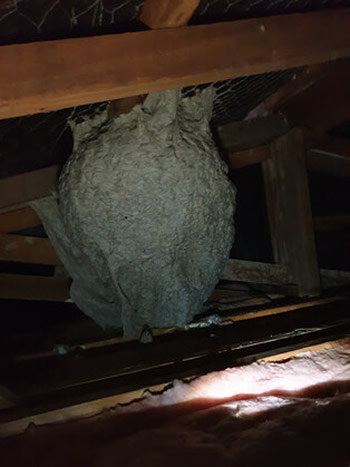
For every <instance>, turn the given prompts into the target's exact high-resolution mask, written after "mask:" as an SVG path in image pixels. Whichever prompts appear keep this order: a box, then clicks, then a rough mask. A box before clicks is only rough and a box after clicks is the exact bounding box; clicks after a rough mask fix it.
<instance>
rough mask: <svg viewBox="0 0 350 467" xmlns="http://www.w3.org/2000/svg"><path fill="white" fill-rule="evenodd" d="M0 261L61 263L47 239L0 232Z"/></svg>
mask: <svg viewBox="0 0 350 467" xmlns="http://www.w3.org/2000/svg"><path fill="white" fill-rule="evenodd" d="M0 261H17V262H21V263H32V264H49V265H59V264H61V262H60V260H59V259H58V257H57V254H56V252H55V249H54V247H53V246H52V244H51V242H50V240H49V239H47V238H35V237H28V236H24V235H13V234H0Z"/></svg>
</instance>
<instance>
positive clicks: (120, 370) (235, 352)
mask: <svg viewBox="0 0 350 467" xmlns="http://www.w3.org/2000/svg"><path fill="white" fill-rule="evenodd" d="M348 306H349V301H348V300H343V301H342V302H340V303H337V304H335V303H326V304H324V305H320V306H312V307H307V308H299V309H297V310H294V311H290V312H285V313H278V314H273V315H269V316H266V315H261V316H256V317H255V321H252V320H251V319H247V320H241V321H237V322H235V323H233V324H227V325H225V326H217V327H216V328H215V336H214V339H213V330H212V328H199V329H195V330H191V331H189V332H182V333H176V334H169V335H166V336H162V337H160V338H155V340H154V342H153V344H152V346H145V345H142V344H140V343H138V342H134V343H130V342H129V343H125V344H118V345H108V346H106V347H104V348H99V349H91V350H89V349H87V350H85V351H84V352H76V353H73V354H71V355H67V356H66V357H65V358H62V357H61V356H57V355H56V356H54V355H53V356H51V357H48V358H38V359H37V360H27V361H20V362H16V361H13V360H11V361H10V362H9V364H8V365H7V366H5V368H4V369H3V370H2V380H3V383H4V384H5V385H6V387H8V388H10V390H12V391H13V392H14V393H15V394H17V395H18V396H22V397H23V399H22V401H19V403H18V404H17V406H16V407H15V408H14V409H11V410H10V409H7V410H5V411H3V412H2V413H1V414H0V424H1V426H0V434H4V433H5V432H6V433H7V434H8V433H9V432H10V431H12V430H13V429H14V428H15V425H17V428H18V425H20V426H21V427H22V428H23V422H24V420H26V424H28V423H29V422H30V421H31V422H33V421H35V422H38V423H40V421H39V420H40V418H41V416H42V415H44V414H48V413H50V412H51V413H52V414H53V415H54V416H57V415H58V414H57V412H56V411H57V410H58V409H63V413H64V412H65V408H68V407H71V408H73V407H74V408H75V409H77V408H78V407H79V406H81V404H84V403H86V402H88V401H92V405H94V402H93V401H96V400H97V399H102V398H110V397H114V396H115V395H117V394H123V393H126V392H129V391H133V390H138V389H140V388H147V387H148V386H151V385H156V384H163V383H165V382H169V381H172V380H173V379H174V378H179V377H181V378H186V377H193V376H198V375H200V374H205V373H208V372H209V371H213V370H216V371H217V370H220V369H226V368H227V367H232V366H233V365H237V364H244V363H248V362H251V361H254V360H256V359H259V358H263V357H265V356H267V355H274V354H276V353H281V352H283V351H288V350H291V349H294V350H295V349H296V348H301V347H304V346H305V345H311V344H316V343H317V344H318V343H320V342H324V341H329V340H330V339H335V338H339V337H343V336H344V335H345V333H346V329H347V326H348V322H349V321H348V320H349V317H348ZM345 320H346V321H345ZM295 322H298V323H299V326H300V330H299V331H300V332H299V333H295V332H294V325H295ZM310 327H311V329H310ZM208 349H210V350H208ZM47 368H50V371H49V372H47ZM114 400H115V399H114ZM74 408H73V411H74ZM100 408H101V405H100ZM78 410H79V408H78ZM68 413H69V412H68ZM70 414H72V411H70ZM37 417H38V418H37ZM42 420H43V419H42V418H41V423H42ZM47 420H48V419H47V418H46V421H47ZM16 421H17V423H16ZM12 433H13V431H12Z"/></svg>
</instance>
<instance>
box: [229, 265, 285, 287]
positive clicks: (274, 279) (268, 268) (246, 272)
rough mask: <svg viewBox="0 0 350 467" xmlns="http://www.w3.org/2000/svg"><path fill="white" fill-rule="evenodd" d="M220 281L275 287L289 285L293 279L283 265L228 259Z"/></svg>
mask: <svg viewBox="0 0 350 467" xmlns="http://www.w3.org/2000/svg"><path fill="white" fill-rule="evenodd" d="M220 279H221V280H229V281H238V282H253V283H257V284H259V283H260V284H277V285H279V284H290V283H292V282H293V278H292V277H291V275H290V274H289V272H288V269H287V268H286V267H285V266H283V265H279V264H269V263H259V262H257V261H245V260H240V259H229V260H228V262H227V263H226V265H225V268H224V270H223V272H222V274H221V277H220Z"/></svg>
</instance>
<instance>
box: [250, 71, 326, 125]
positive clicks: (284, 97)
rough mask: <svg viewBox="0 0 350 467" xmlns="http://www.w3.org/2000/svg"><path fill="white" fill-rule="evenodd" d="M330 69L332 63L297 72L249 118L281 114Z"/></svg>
mask: <svg viewBox="0 0 350 467" xmlns="http://www.w3.org/2000/svg"><path fill="white" fill-rule="evenodd" d="M330 69H331V66H330V63H322V64H316V65H310V66H306V67H304V68H302V69H301V70H298V71H296V72H295V74H294V75H293V77H292V78H291V79H290V80H289V81H288V82H287V83H286V84H284V85H283V86H281V87H280V88H279V89H278V90H277V91H276V92H275V93H274V94H272V95H271V96H269V97H268V98H267V99H265V100H264V101H263V102H262V103H261V104H259V105H258V106H257V107H256V108H255V109H253V110H252V111H250V112H249V114H248V115H249V117H250V118H257V117H260V116H264V115H266V114H267V113H271V112H279V111H280V109H281V107H282V106H283V105H286V104H287V102H289V101H291V100H292V99H293V98H294V97H295V96H297V95H298V94H300V93H301V92H303V91H305V90H306V89H307V88H309V87H310V86H312V85H313V84H314V83H315V82H316V81H317V80H319V79H321V78H322V77H323V76H325V75H326V74H327V73H328V72H329V70H330Z"/></svg>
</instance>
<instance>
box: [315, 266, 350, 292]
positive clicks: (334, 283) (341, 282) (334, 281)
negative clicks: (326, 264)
mask: <svg viewBox="0 0 350 467" xmlns="http://www.w3.org/2000/svg"><path fill="white" fill-rule="evenodd" d="M321 281H322V287H323V288H325V289H327V288H331V287H344V286H348V287H349V286H350V271H335V270H333V269H321Z"/></svg>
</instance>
